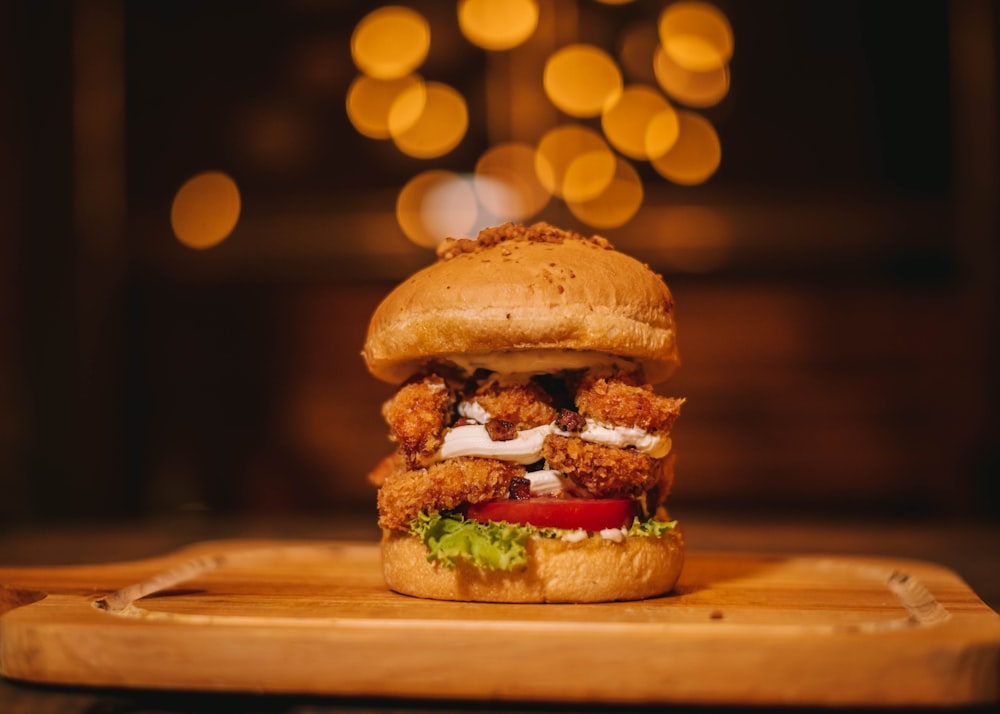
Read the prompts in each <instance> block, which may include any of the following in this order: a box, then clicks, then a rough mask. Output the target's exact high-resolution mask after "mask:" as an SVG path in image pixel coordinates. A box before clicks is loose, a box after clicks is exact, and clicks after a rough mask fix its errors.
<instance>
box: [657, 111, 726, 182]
mask: <svg viewBox="0 0 1000 714" xmlns="http://www.w3.org/2000/svg"><path fill="white" fill-rule="evenodd" d="M677 116H678V118H679V119H680V133H679V134H678V135H677V141H676V143H675V144H674V145H673V147H672V148H671V149H670V151H668V152H667V153H666V154H664V155H663V156H660V157H658V158H655V159H653V160H652V161H651V164H652V166H653V168H654V169H656V171H657V172H658V173H659V174H660V175H661V176H663V177H664V178H666V179H668V180H670V181H673V182H674V183H677V184H682V185H685V186H694V185H696V184H700V183H704V182H705V181H707V180H708V179H709V177H711V176H712V174H714V173H715V171H716V169H718V168H719V164H720V163H721V162H722V144H721V143H720V142H719V135H718V134H717V133H716V132H715V128H714V127H713V126H712V124H711V123H710V122H709V121H708V120H707V119H705V118H704V117H702V116H700V115H698V114H695V113H694V112H688V111H680V112H677Z"/></svg>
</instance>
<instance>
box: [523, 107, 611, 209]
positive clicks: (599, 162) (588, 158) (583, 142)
mask: <svg viewBox="0 0 1000 714" xmlns="http://www.w3.org/2000/svg"><path fill="white" fill-rule="evenodd" d="M614 167H615V161H614V152H612V151H611V147H609V146H608V144H607V142H605V141H604V139H603V138H602V137H601V135H600V134H598V133H597V132H596V131H594V130H592V129H589V128H587V127H585V126H581V125H579V124H563V125H561V126H557V127H555V128H554V129H551V130H549V131H548V132H546V134H545V135H544V136H543V137H542V138H541V140H540V141H539V142H538V146H537V148H536V151H535V173H536V175H537V176H538V180H539V181H540V182H541V183H542V185H543V186H545V188H546V190H548V191H549V192H550V193H552V194H554V195H556V196H559V197H560V198H565V197H566V196H567V195H569V196H572V197H573V198H574V200H578V201H582V200H586V199H588V198H592V197H593V196H596V195H597V194H599V193H600V192H601V191H603V190H604V188H605V187H606V186H607V185H608V183H610V182H611V179H612V178H613V176H614Z"/></svg>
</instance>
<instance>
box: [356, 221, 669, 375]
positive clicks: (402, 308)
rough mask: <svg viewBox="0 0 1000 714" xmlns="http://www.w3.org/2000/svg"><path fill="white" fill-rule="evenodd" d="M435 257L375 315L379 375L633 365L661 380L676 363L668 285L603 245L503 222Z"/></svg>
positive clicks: (373, 343) (372, 359)
mask: <svg viewBox="0 0 1000 714" xmlns="http://www.w3.org/2000/svg"><path fill="white" fill-rule="evenodd" d="M438 256H439V259H438V260H437V262H435V263H433V264H432V265H430V266H428V267H426V268H424V269H423V270H420V271H418V272H417V273H415V274H414V275H413V276H412V277H410V278H409V279H408V280H406V281H405V282H403V283H401V284H400V285H399V286H397V287H396V289H395V290H393V291H392V292H391V293H390V294H389V295H388V296H387V297H386V298H385V299H384V300H383V301H382V303H381V304H380V305H379V306H378V308H377V309H376V310H375V313H374V315H373V316H372V319H371V322H370V324H369V328H368V335H367V339H366V341H365V346H364V350H363V352H362V354H363V356H364V358H365V362H366V364H367V365H368V369H369V370H370V371H371V373H372V374H373V375H374V376H375V377H377V378H379V379H381V380H384V381H387V382H391V383H400V382H402V381H403V380H405V379H407V378H408V377H410V376H411V375H412V374H413V373H414V372H416V371H417V370H418V369H419V368H420V367H421V366H422V365H423V364H425V363H427V362H430V361H439V362H445V363H448V362H451V363H453V364H455V365H456V366H459V367H461V368H464V369H466V370H472V369H476V368H480V367H481V368H486V369H491V370H493V371H500V372H511V371H533V372H556V371H559V370H560V369H572V368H577V367H597V366H612V365H617V366H620V367H629V366H631V367H636V366H638V367H642V368H643V369H644V372H645V377H646V380H647V381H649V382H652V383H656V382H660V381H663V380H664V379H666V378H667V377H669V376H670V374H671V373H672V372H673V371H674V369H675V368H676V367H677V365H678V363H679V358H678V354H677V343H676V329H675V323H674V300H673V296H672V295H671V293H670V290H669V289H668V288H667V286H666V284H665V283H664V282H663V280H662V278H661V277H660V276H659V275H657V274H656V273H654V272H653V271H652V270H650V269H649V267H648V266H646V265H644V264H643V263H641V262H639V261H638V260H636V259H634V258H632V257H630V256H627V255H625V254H624V253H619V252H618V251H616V250H615V249H614V248H613V246H612V245H611V244H610V243H609V242H608V241H607V240H605V239H604V238H601V237H599V236H594V237H591V238H586V237H584V236H582V235H579V234H576V233H572V232H569V231H563V230H560V229H557V228H553V227H552V226H549V225H548V224H545V223H538V224H535V225H533V226H530V227H525V226H520V225H513V224H505V225H502V226H497V227H495V228H488V229H485V230H483V231H482V232H481V233H480V234H479V237H478V239H476V240H465V239H459V240H454V239H449V240H447V241H445V243H443V244H442V245H441V246H440V247H439V248H438Z"/></svg>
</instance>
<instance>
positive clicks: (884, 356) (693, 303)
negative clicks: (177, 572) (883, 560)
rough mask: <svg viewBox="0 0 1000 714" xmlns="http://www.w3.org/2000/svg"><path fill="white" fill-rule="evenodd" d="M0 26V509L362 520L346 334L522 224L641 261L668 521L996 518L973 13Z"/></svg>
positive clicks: (992, 90)
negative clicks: (780, 515)
mask: <svg viewBox="0 0 1000 714" xmlns="http://www.w3.org/2000/svg"><path fill="white" fill-rule="evenodd" d="M399 5H403V6H405V8H404V9H402V10H400V9H399V8H398V7H396V6H391V5H390V4H389V3H384V4H380V3H372V2H360V1H355V0H350V1H348V0H344V1H336V2H335V1H333V0H280V1H279V0H274V1H272V2H228V1H226V0H217V1H215V2H211V3H203V2H193V1H191V0H173V1H172V2H169V3H163V2H159V3H158V2H138V1H135V2H130V1H127V0H91V1H89V2H44V1H43V2H27V1H23V2H19V1H15V2H7V3H3V4H2V5H0V53H2V54H0V137H2V147H3V154H2V155H3V161H2V162H0V233H2V236H3V241H2V244H0V251H2V252H0V494H2V495H0V519H2V521H3V523H6V524H19V523H42V522H53V521H66V520H84V521H86V520H97V519H112V518H143V517H152V516H162V515H165V514H173V513H180V512H191V511H195V512H209V513H220V514H221V513H224V514H307V513H308V514H313V515H322V514H334V513H337V512H341V511H343V512H350V513H352V514H359V513H361V514H366V515H367V514H371V518H372V519H374V512H375V509H374V490H373V488H372V487H371V486H369V485H368V483H367V482H366V480H365V475H366V473H367V471H368V469H369V468H370V467H371V466H372V465H373V464H374V463H375V461H376V460H377V459H378V458H380V457H381V456H383V455H384V454H385V453H387V452H388V451H389V444H388V442H387V440H386V429H385V426H384V424H383V422H382V420H381V418H380V416H379V406H380V403H381V402H382V400H384V399H385V398H386V397H387V396H388V395H389V394H390V390H391V387H390V386H389V385H385V384H381V383H378V382H377V381H375V380H374V379H373V378H371V377H370V376H368V374H367V373H366V371H365V369H364V366H363V363H362V361H361V358H360V355H359V352H360V349H361V345H362V342H363V339H364V332H365V329H366V323H367V319H368V316H369V315H370V313H371V311H372V310H373V308H374V307H375V305H376V304H377V302H378V301H379V300H380V299H381V297H382V296H383V295H385V294H386V293H387V292H388V291H389V290H390V289H391V287H392V286H393V285H394V284H396V283H397V282H398V281H400V280H401V279H402V278H404V277H405V276H407V275H408V274H409V273H410V272H412V271H413V270H415V269H417V268H419V267H421V266H423V265H426V264H428V263H429V262H431V261H432V259H433V251H432V249H431V247H429V246H432V245H433V244H434V242H435V241H437V240H439V239H440V238H441V237H442V236H444V235H456V236H461V235H474V234H475V232H476V230H478V228H479V227H481V226H483V225H488V224H490V223H494V222H498V221H502V220H507V219H511V220H517V221H523V222H534V221H536V220H547V221H549V222H552V223H555V224H557V225H560V226H562V227H566V228H572V229H576V230H579V231H581V232H585V233H587V234H592V233H600V234H602V235H605V236H606V237H608V238H609V239H611V240H612V241H613V242H614V243H615V244H616V245H617V246H618V247H619V248H620V249H623V250H625V251H627V252H630V253H632V254H634V255H636V256H637V257H639V258H641V259H642V260H644V261H646V262H648V263H649V264H650V265H651V266H652V267H653V268H655V269H656V270H657V271H659V272H661V273H662V274H663V275H664V277H665V278H666V280H667V281H668V283H669V284H670V286H671V288H672V290H673V291H674V293H675V297H676V300H677V305H678V319H679V323H680V333H679V336H680V345H681V351H682V357H683V360H684V364H683V366H682V368H681V370H680V371H679V373H678V374H677V376H676V377H675V378H673V379H672V380H671V381H670V382H668V383H667V384H665V385H663V386H662V387H661V388H660V391H663V392H664V393H667V394H670V395H676V396H685V397H687V398H688V402H687V404H686V406H685V411H684V415H683V417H682V419H681V420H680V422H678V425H677V427H676V430H675V438H674V443H675V445H676V449H677V453H678V459H679V461H678V477H677V483H676V488H675V492H674V495H673V497H672V502H673V504H674V510H675V512H676V513H683V510H684V509H685V508H691V509H703V508H711V509H720V510H723V511H730V512H733V513H739V512H743V513H748V512H754V513H770V512H793V513H796V514H817V515H823V516H834V517H840V516H841V515H848V516H866V517H867V516H876V517H880V516H886V517H892V518H910V517H913V518H934V519H936V518H961V519H971V518H976V519H987V520H995V519H996V518H997V517H998V515H1000V488H998V485H997V483H998V481H997V472H998V471H1000V439H998V426H1000V425H998V417H1000V413H998V406H997V405H998V403H1000V389H998V382H997V376H996V371H995V368H996V367H997V363H998V359H997V357H998V354H997V348H998V343H997V338H998V332H997V307H998V306H1000V299H998V298H1000V295H998V280H997V272H998V269H1000V256H998V251H1000V213H998V195H1000V148H998V133H1000V132H998V129H1000V115H998V52H997V37H998V30H1000V26H998V17H1000V8H998V6H997V4H996V3H993V2H990V1H989V0H952V1H951V2H945V1H926V2H908V1H903V0H899V1H891V0H886V1H884V2H861V1H860V0H858V1H850V0H808V1H805V2H801V1H798V0H759V1H757V2H753V3H746V2H735V0H718V1H717V2H714V3H713V4H711V5H707V4H704V3H689V2H679V1H677V2H667V1H665V0H656V1H652V0H633V1H632V2H616V3H612V2H610V1H608V2H597V0H537V1H528V0H524V1H523V2H515V1H514V0H508V2H506V3H502V4H501V7H496V6H495V3H490V2H472V1H467V2H462V3H455V2H434V1H431V0H407V1H406V2H401V3H399Z"/></svg>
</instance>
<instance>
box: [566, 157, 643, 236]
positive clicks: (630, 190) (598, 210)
mask: <svg viewBox="0 0 1000 714" xmlns="http://www.w3.org/2000/svg"><path fill="white" fill-rule="evenodd" d="M643 197H644V191H643V187H642V179H640V178H639V173H638V172H637V171H636V170H635V167H634V166H632V164H630V163H629V162H628V161H626V160H625V159H623V158H621V157H616V163H615V171H614V175H613V177H612V179H611V181H610V182H608V185H607V186H606V187H605V188H604V190H603V191H601V193H599V194H597V195H596V196H594V197H592V198H590V199H588V200H586V201H569V200H567V201H566V206H567V208H569V210H570V212H571V213H572V214H573V215H574V216H576V218H577V219H579V220H581V221H583V222H584V223H586V224H587V225H589V226H592V227H594V228H598V229H607V228H618V227H619V226H622V225H625V224H626V223H628V221H630V220H631V219H632V217H633V216H635V214H636V213H638V211H639V209H640V208H641V207H642V200H643Z"/></svg>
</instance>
